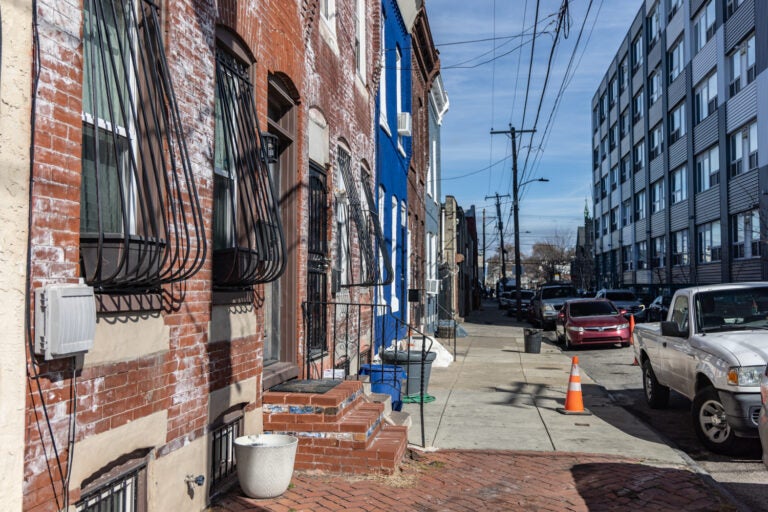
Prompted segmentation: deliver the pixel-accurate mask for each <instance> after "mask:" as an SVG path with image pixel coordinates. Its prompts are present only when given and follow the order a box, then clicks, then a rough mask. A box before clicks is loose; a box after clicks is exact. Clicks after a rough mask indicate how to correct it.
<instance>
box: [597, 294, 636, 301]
mask: <svg viewBox="0 0 768 512" xmlns="http://www.w3.org/2000/svg"><path fill="white" fill-rule="evenodd" d="M605 298H606V299H610V300H621V301H625V302H626V301H636V300H637V299H636V298H635V294H634V293H632V292H608V293H606V294H605Z"/></svg>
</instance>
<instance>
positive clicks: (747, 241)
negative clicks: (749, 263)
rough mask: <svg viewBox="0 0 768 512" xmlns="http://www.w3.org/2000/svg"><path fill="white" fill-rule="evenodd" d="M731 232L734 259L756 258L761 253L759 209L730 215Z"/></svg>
mask: <svg viewBox="0 0 768 512" xmlns="http://www.w3.org/2000/svg"><path fill="white" fill-rule="evenodd" d="M731 234H732V237H733V243H732V254H733V257H734V258H736V259H747V258H757V257H760V255H761V254H762V251H761V248H760V211H759V209H757V208H756V209H754V210H750V211H747V212H741V213H737V214H735V215H732V216H731Z"/></svg>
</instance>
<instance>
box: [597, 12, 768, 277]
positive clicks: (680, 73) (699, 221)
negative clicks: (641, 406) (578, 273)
mask: <svg viewBox="0 0 768 512" xmlns="http://www.w3.org/2000/svg"><path fill="white" fill-rule="evenodd" d="M766 48H768V4H766V3H765V2H761V1H759V0H645V1H644V2H642V3H641V5H640V9H639V10H638V12H637V15H636V16H635V19H634V20H633V22H632V25H631V27H630V29H629V31H628V33H627V35H626V36H625V38H624V40H623V41H622V43H621V45H620V47H619V50H618V52H617V53H616V56H615V58H614V59H613V61H612V62H611V63H610V65H609V66H608V70H607V72H606V74H605V76H604V78H603V80H602V82H601V84H600V87H599V88H598V90H597V92H596V93H595V96H594V98H593V100H592V127H593V138H592V153H593V172H592V183H593V185H594V208H593V211H594V236H595V257H596V272H597V286H598V287H599V286H611V287H613V286H624V287H634V288H636V289H637V291H651V290H655V289H658V288H674V287H679V286H682V285H686V284H692V283H717V282H727V281H744V280H750V279H767V278H768V248H767V247H766V244H765V240H766V230H767V229H768V214H766V212H767V211H768V195H767V194H766V191H767V190H768V154H766V151H758V149H759V148H761V147H762V148H765V147H768V96H766V95H765V94H759V93H758V91H760V90H765V88H766V86H768V73H766V72H765V70H766V67H768V51H766Z"/></svg>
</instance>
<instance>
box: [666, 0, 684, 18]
mask: <svg viewBox="0 0 768 512" xmlns="http://www.w3.org/2000/svg"><path fill="white" fill-rule="evenodd" d="M682 6H683V0H669V9H667V19H670V20H671V19H672V17H673V16H674V15H675V14H677V11H679V10H680V7H682Z"/></svg>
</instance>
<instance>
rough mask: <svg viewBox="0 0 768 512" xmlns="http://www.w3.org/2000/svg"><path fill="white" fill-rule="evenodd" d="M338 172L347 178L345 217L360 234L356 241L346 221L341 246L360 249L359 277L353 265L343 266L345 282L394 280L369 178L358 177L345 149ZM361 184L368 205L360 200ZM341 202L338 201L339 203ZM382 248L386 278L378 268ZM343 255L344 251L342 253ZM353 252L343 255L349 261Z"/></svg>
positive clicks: (366, 284) (360, 284)
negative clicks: (353, 170)
mask: <svg viewBox="0 0 768 512" xmlns="http://www.w3.org/2000/svg"><path fill="white" fill-rule="evenodd" d="M337 161H338V165H339V172H340V174H341V177H342V180H343V182H344V190H345V193H346V198H347V202H348V205H347V206H348V208H345V209H344V212H343V213H344V214H345V219H346V220H347V221H349V219H351V220H352V223H353V224H354V226H355V230H354V233H355V234H356V235H357V244H354V243H353V239H352V233H353V231H352V229H351V227H350V226H349V223H348V222H347V225H346V226H345V228H346V230H345V231H344V232H341V233H339V236H340V237H341V236H343V237H347V239H346V241H345V242H344V243H341V244H339V247H340V248H341V249H342V250H344V251H351V248H352V247H358V250H359V259H358V261H359V273H358V276H357V278H356V277H355V273H354V272H353V269H352V265H351V264H350V265H347V268H346V269H344V270H345V271H346V272H347V276H346V279H344V280H343V285H342V286H372V285H377V284H385V283H389V282H391V281H392V274H393V273H392V266H391V263H390V262H389V257H388V255H386V254H385V252H386V251H384V250H383V249H384V244H383V237H382V236H381V228H380V225H379V221H378V215H377V214H376V210H375V207H374V205H373V197H372V192H371V191H370V190H368V189H367V187H369V186H370V183H369V182H366V181H365V180H363V179H362V178H361V179H360V180H355V179H354V177H353V175H352V165H351V157H350V155H349V153H347V152H346V151H344V150H343V149H341V148H339V149H338V157H337ZM358 187H362V188H363V189H364V190H365V192H364V193H365V194H366V199H367V203H368V204H367V205H366V206H367V208H364V207H363V204H362V202H361V200H360V193H359V190H358ZM340 206H341V205H340V204H338V205H337V207H340ZM377 251H378V252H379V254H380V256H381V257H382V258H384V259H383V262H384V270H385V272H386V281H385V280H382V272H380V269H379V261H378V259H377V258H376V252H377ZM340 256H341V255H340ZM351 256H352V255H351V254H349V253H348V254H346V255H344V256H343V257H344V258H346V261H348V262H352V261H353V260H352V257H351Z"/></svg>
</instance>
